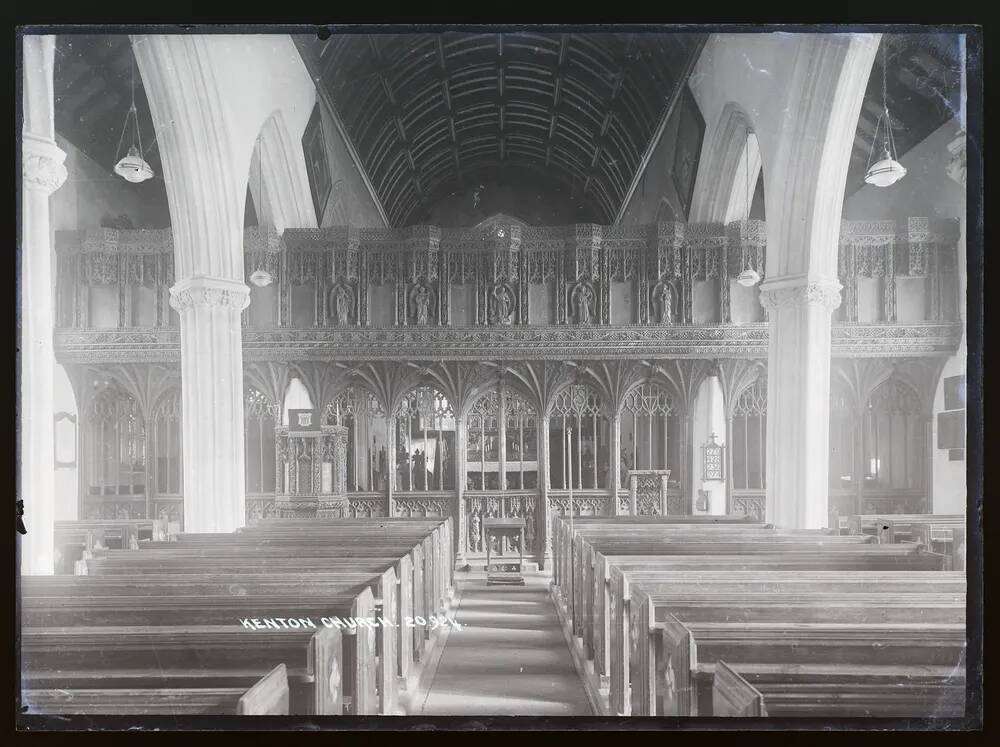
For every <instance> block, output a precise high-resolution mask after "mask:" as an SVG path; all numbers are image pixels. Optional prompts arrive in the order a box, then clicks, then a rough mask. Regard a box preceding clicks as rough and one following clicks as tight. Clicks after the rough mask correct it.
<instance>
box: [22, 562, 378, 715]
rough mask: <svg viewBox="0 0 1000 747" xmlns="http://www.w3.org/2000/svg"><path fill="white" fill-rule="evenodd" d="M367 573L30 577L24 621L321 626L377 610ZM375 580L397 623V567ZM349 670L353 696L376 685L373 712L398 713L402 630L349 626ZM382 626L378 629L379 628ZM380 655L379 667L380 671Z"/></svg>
mask: <svg viewBox="0 0 1000 747" xmlns="http://www.w3.org/2000/svg"><path fill="white" fill-rule="evenodd" d="M371 583H372V578H371V576H370V575H369V574H324V575H318V574H307V575H301V574H290V575H275V574H263V575H248V574H240V575H220V574H213V573H205V574H203V575H200V576H192V575H181V576H163V575H154V576H144V577H138V576H110V577H103V578H102V577H91V576H80V577H56V576H51V577H45V576H41V577H37V576H36V577H31V576H29V577H25V578H24V579H23V580H22V593H21V604H22V609H21V622H22V625H26V626H33V627H59V626H70V625H83V626H96V625H179V624H184V623H186V622H197V623H199V624H233V623H238V622H240V621H241V620H244V619H253V618H257V619H261V618H289V619H291V620H293V621H295V624H296V625H298V624H299V623H298V620H300V619H307V620H309V621H310V622H311V623H312V624H313V625H314V626H315V627H316V628H318V627H319V626H321V625H322V618H324V617H329V618H332V617H334V616H337V617H340V618H341V619H342V620H345V621H347V620H350V621H353V620H354V619H359V618H360V619H372V620H375V619H376V618H377V617H378V615H377V614H376V610H375V605H374V595H373V589H372V588H369V586H370V584H371ZM376 588H377V589H379V590H381V589H386V590H388V592H389V593H388V604H386V607H388V610H389V613H388V616H385V617H386V620H387V621H389V622H391V623H392V624H393V625H396V624H398V621H397V620H396V619H395V615H394V614H392V611H393V609H394V605H393V599H394V592H395V589H396V577H395V573H394V572H393V570H392V568H389V569H387V570H386V571H384V572H383V574H381V576H379V578H378V580H377V584H376ZM344 633H345V634H346V636H347V641H346V646H345V648H346V651H345V662H346V665H345V669H344V670H343V671H344V672H345V674H348V687H347V688H345V689H346V692H347V694H348V695H349V696H352V695H353V693H355V692H359V693H362V694H363V697H362V698H360V699H359V701H358V702H359V703H361V704H362V705H363V706H364V707H368V703H369V702H370V701H373V700H374V697H375V696H374V693H375V691H376V688H377V691H378V698H379V705H378V708H377V709H376V711H375V712H380V713H384V714H393V713H395V712H396V709H397V706H398V681H397V674H396V665H397V657H396V650H395V645H396V640H397V631H395V630H392V629H387V628H383V627H382V626H379V627H378V628H376V629H375V630H370V629H364V630H363V629H361V628H355V627H353V626H352V625H347V626H346V627H344ZM376 634H377V635H376ZM376 660H377V661H378V664H379V669H378V671H377V672H376V669H375V666H376ZM365 693H372V694H371V695H370V696H367V695H364V694H365Z"/></svg>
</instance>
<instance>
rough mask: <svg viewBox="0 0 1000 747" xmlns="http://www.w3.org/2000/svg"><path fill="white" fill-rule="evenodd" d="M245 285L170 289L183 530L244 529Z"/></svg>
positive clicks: (209, 283)
mask: <svg viewBox="0 0 1000 747" xmlns="http://www.w3.org/2000/svg"><path fill="white" fill-rule="evenodd" d="M249 303H250V290H249V289H248V288H247V286H246V285H244V284H243V283H241V282H238V281H234V280H227V279H224V278H212V277H205V276H196V277H193V278H187V279H185V280H182V281H180V282H179V283H177V284H176V285H175V286H174V287H173V288H171V289H170V305H171V306H173V308H174V309H176V310H177V312H178V314H179V316H180V325H181V393H182V396H183V407H184V419H183V428H184V439H183V444H184V462H183V464H184V531H186V532H232V531H234V530H235V529H237V528H239V527H241V526H243V525H244V524H245V523H246V508H245V505H246V484H245V483H246V474H245V471H244V453H243V448H244V447H243V435H244V425H243V343H242V336H241V334H242V331H241V328H240V314H241V313H242V311H243V309H245V308H246V307H247V305H248V304H249Z"/></svg>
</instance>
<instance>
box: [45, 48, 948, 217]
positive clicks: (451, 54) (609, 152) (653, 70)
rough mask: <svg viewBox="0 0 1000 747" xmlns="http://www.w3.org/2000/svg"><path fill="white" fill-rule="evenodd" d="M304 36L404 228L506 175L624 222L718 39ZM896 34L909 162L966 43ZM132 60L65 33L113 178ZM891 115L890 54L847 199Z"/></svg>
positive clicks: (70, 77)
mask: <svg viewBox="0 0 1000 747" xmlns="http://www.w3.org/2000/svg"><path fill="white" fill-rule="evenodd" d="M295 38H296V42H297V44H298V46H299V49H300V51H301V53H302V55H303V59H304V60H305V61H306V64H307V65H308V66H309V67H310V69H312V70H314V71H315V72H316V73H317V74H316V75H315V76H314V77H316V78H318V82H317V84H318V85H319V86H320V87H321V88H322V89H323V91H324V92H325V93H326V94H327V95H328V96H329V98H330V100H331V101H332V102H333V104H334V106H335V108H336V109H337V112H338V114H339V116H340V118H341V119H342V121H343V123H344V125H345V129H346V130H347V133H348V135H349V137H350V139H351V141H352V142H353V145H354V146H355V148H356V150H357V152H358V154H359V156H360V159H361V161H362V163H363V165H364V167H365V169H366V171H367V173H368V175H369V177H370V179H371V182H372V184H373V186H374V189H375V191H376V193H377V194H378V196H379V199H380V200H381V202H382V204H383V206H384V208H385V210H386V212H387V214H388V215H389V218H390V222H391V223H392V224H393V225H405V224H406V223H407V222H409V221H411V220H413V219H415V218H419V217H421V215H422V212H423V210H426V209H427V208H428V207H430V206H431V205H433V204H434V202H436V201H437V200H438V199H440V198H441V197H444V196H446V195H448V194H449V193H450V192H452V191H454V189H455V188H456V187H457V186H459V185H467V184H471V183H480V182H481V181H482V180H484V179H489V178H491V177H494V178H497V179H498V180H500V181H504V182H507V183H516V182H517V181H518V180H520V181H521V183H524V180H531V182H530V183H531V184H533V185H535V186H536V187H539V186H544V185H551V186H552V189H553V190H556V189H558V190H559V191H560V192H563V193H565V192H569V193H570V194H571V196H572V199H573V201H574V202H575V203H578V204H579V205H581V214H580V216H579V220H580V221H585V220H592V221H595V222H601V223H607V222H611V220H613V218H614V215H615V213H616V212H617V210H618V208H619V207H620V206H621V202H622V200H623V198H624V197H625V195H626V193H627V191H628V188H629V186H630V184H631V182H632V179H633V176H634V175H635V171H636V169H637V168H638V166H639V164H640V161H641V159H642V156H643V154H644V152H645V150H646V147H647V146H648V144H649V141H650V139H651V138H652V136H653V134H654V132H655V130H656V127H657V124H658V122H659V120H660V117H661V115H662V113H663V111H664V108H665V107H666V105H667V102H668V101H669V99H670V97H671V96H672V95H673V93H674V91H675V90H676V88H677V86H678V85H679V84H680V83H682V82H683V81H682V78H683V76H684V74H685V70H686V69H687V66H688V64H689V62H690V61H691V60H692V57H693V55H695V54H696V53H697V51H698V50H699V49H700V45H701V43H702V41H703V39H704V35H699V34H678V33H661V34H652V33H643V34H556V33H544V32H538V33H534V32H531V31H524V32H518V33H504V34H495V33H491V34H482V33H480V34H474V33H446V34H392V35H374V36H373V35H359V34H334V35H332V36H330V37H329V38H328V39H326V40H320V39H318V38H317V37H316V36H314V35H310V36H300V37H295ZM883 39H884V41H883V44H884V45H885V47H886V53H887V54H886V56H887V60H888V99H889V109H890V111H891V113H892V117H893V132H894V135H895V138H896V144H897V147H898V150H899V155H900V156H902V155H903V154H904V153H906V152H907V151H908V150H909V149H910V148H912V147H913V146H914V145H916V144H918V143H919V142H921V141H922V140H923V139H924V138H926V137H927V136H928V135H930V134H931V133H932V132H933V131H934V130H936V129H937V128H938V127H940V126H941V125H942V124H944V123H945V122H947V121H948V120H949V119H951V118H952V117H954V116H955V115H956V114H957V112H958V111H959V103H960V102H959V97H960V93H961V92H960V71H961V67H960V64H959V47H958V36H957V35H956V34H890V35H886V36H885V37H883ZM132 60H133V56H132V50H131V47H130V43H129V39H128V36H127V35H125V34H103V35H93V34H61V35H59V36H57V42H56V55H55V76H54V94H55V124H56V131H57V132H58V133H59V134H60V135H62V136H63V137H65V138H66V139H67V140H69V141H70V142H71V143H73V144H74V145H75V146H76V147H78V148H79V149H80V150H82V151H83V152H84V153H86V154H87V155H88V156H90V157H91V158H93V159H94V160H95V161H96V162H97V163H98V164H100V165H101V166H103V167H105V168H106V169H107V170H108V172H109V175H110V173H111V171H112V169H113V167H114V162H115V151H116V148H117V146H118V143H119V139H120V137H121V131H122V123H123V120H124V117H125V113H126V112H127V111H128V106H129V102H130V97H131V93H130V83H131V72H132ZM135 98H136V106H137V109H138V113H139V123H140V127H141V130H142V138H143V144H144V145H145V146H146V151H145V154H144V155H145V157H146V159H147V160H148V161H149V162H150V165H151V166H152V167H153V169H154V171H155V172H156V174H157V178H156V179H154V180H151V181H150V182H146V183H144V184H141V185H137V187H138V188H140V189H143V190H145V191H146V192H148V193H149V195H150V199H157V200H162V201H163V202H164V210H165V209H166V208H165V202H166V194H165V190H164V189H163V182H162V168H161V164H160V156H159V152H158V149H157V147H156V143H155V141H154V135H153V127H152V122H151V118H150V114H149V106H148V104H147V102H146V96H145V91H144V89H143V85H142V78H141V76H140V75H139V74H138V72H137V73H136V76H135ZM881 111H882V54H881V50H880V51H879V55H878V56H877V58H876V61H875V65H874V67H873V69H872V74H871V78H870V82H869V86H868V90H867V93H866V96H865V103H864V105H863V107H862V112H861V118H860V120H859V122H858V127H857V132H856V137H855V147H854V150H853V153H852V158H851V165H850V170H849V173H848V182H847V194H851V193H853V192H854V191H856V190H857V189H858V188H859V187H860V186H861V185H862V184H863V177H864V173H865V169H866V166H867V161H868V156H869V151H870V148H871V135H872V133H873V132H874V128H875V121H876V119H877V117H878V115H879V113H881ZM708 124H709V126H711V125H712V123H708ZM127 139H128V136H126V140H127ZM126 146H127V143H126ZM124 147H125V146H123V148H124ZM877 155H878V153H876V156H877ZM154 191H155V192H156V194H155V195H154V194H153V192H154ZM421 208H422V209H423V210H422V209H421Z"/></svg>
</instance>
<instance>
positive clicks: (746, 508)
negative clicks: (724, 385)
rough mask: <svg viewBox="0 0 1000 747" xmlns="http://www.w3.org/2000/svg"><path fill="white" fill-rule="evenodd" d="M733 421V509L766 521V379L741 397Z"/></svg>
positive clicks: (731, 434) (731, 442)
mask: <svg viewBox="0 0 1000 747" xmlns="http://www.w3.org/2000/svg"><path fill="white" fill-rule="evenodd" d="M730 422H731V424H732V425H731V430H730V464H731V465H732V478H731V497H730V504H731V505H730V510H731V512H732V513H742V514H746V515H748V516H757V517H758V518H759V519H763V517H764V497H765V491H766V490H767V447H766V445H767V377H765V376H760V377H758V378H757V380H756V381H754V382H753V383H752V384H750V386H748V387H747V388H746V389H744V390H743V391H742V392H741V393H740V394H739V396H738V397H737V398H736V401H735V402H734V403H733V409H732V415H731V421H730Z"/></svg>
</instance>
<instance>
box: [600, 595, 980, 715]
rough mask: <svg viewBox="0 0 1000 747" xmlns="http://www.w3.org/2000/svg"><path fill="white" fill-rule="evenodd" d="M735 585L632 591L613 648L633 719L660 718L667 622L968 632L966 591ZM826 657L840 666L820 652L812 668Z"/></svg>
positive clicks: (829, 653) (617, 682)
mask: <svg viewBox="0 0 1000 747" xmlns="http://www.w3.org/2000/svg"><path fill="white" fill-rule="evenodd" d="M732 586H733V585H731V584H718V585H715V584H705V585H704V586H703V587H702V588H698V589H685V588H681V589H679V590H677V591H676V592H668V591H661V592H658V593H656V594H649V593H646V592H645V590H644V589H643V588H642V587H639V588H635V589H633V592H632V599H631V603H630V604H631V615H630V618H629V619H628V620H624V621H623V625H622V627H621V628H620V629H619V628H613V635H612V639H613V646H614V648H613V650H614V651H615V652H619V651H620V652H622V653H623V659H622V661H621V662H620V663H619V662H615V665H616V666H615V670H616V671H615V673H614V675H613V677H612V680H613V683H614V686H617V687H618V688H619V690H618V692H623V691H624V692H623V698H627V697H628V688H627V687H623V685H624V683H625V682H626V681H627V679H626V678H629V677H630V676H631V680H632V695H633V696H634V697H633V699H632V709H633V711H632V712H633V713H636V714H637V715H653V714H655V713H656V710H655V709H656V707H657V706H656V703H657V702H658V697H657V689H658V685H659V683H660V682H661V679H660V678H658V677H657V672H661V673H662V672H664V671H665V667H666V665H665V663H664V661H665V657H667V656H668V655H669V654H668V653H667V652H664V651H662V650H661V649H660V647H659V643H660V641H659V640H658V639H659V637H660V632H661V631H662V630H663V629H664V628H665V627H666V624H667V623H666V621H667V620H670V619H673V618H676V619H678V620H681V621H683V622H684V623H686V624H691V623H700V622H725V623H729V624H747V625H755V624H775V625H776V624H788V625H797V624H800V623H801V624H821V623H823V624H830V625H834V626H851V625H867V624H876V623H877V624H907V625H909V624H912V625H928V626H934V625H939V624H948V625H957V626H960V627H963V628H964V624H965V597H964V594H961V593H923V592H918V593H913V592H895V591H893V590H892V585H891V584H886V585H885V586H882V587H881V588H879V589H878V590H876V591H870V592H869V591H865V590H863V587H862V588H859V590H857V591H855V590H851V589H846V590H845V589H844V588H843V587H842V586H839V585H835V586H828V585H825V584H824V583H823V582H822V581H817V582H815V583H813V584H811V586H812V589H813V590H811V591H799V590H796V588H795V587H794V586H793V587H792V588H790V589H788V590H784V591H779V592H775V593H765V594H760V593H754V592H750V593H747V592H743V591H741V590H738V589H734V588H732ZM824 656H825V657H828V659H826V660H828V661H831V662H839V659H837V652H836V651H835V650H829V649H820V650H819V651H818V652H817V653H816V657H817V658H816V659H815V662H814V663H819V662H821V661H823V660H824V659H822V657H824ZM952 663H953V664H954V662H952ZM618 700H619V699H618V698H616V702H617V701H618Z"/></svg>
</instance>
